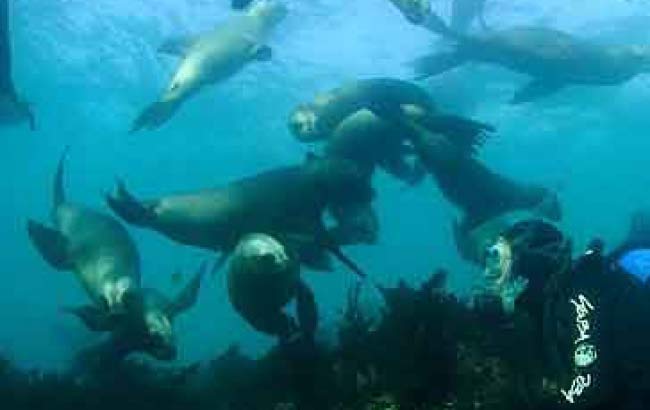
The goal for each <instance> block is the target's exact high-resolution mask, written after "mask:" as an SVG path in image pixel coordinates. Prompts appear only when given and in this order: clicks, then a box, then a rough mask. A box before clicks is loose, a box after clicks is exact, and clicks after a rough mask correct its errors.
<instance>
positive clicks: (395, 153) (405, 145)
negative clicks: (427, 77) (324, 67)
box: [290, 78, 491, 184]
mask: <svg viewBox="0 0 650 410" xmlns="http://www.w3.org/2000/svg"><path fill="white" fill-rule="evenodd" d="M406 107H411V111H415V110H417V111H418V117H417V118H416V120H417V121H419V122H420V123H421V124H422V125H424V126H425V127H427V128H428V129H429V130H430V131H431V132H436V133H442V134H445V135H450V136H451V137H453V138H471V136H473V135H474V134H478V133H482V132H487V131H490V130H491V127H490V126H488V125H486V124H481V123H477V122H475V121H472V120H469V119H465V118H462V117H458V116H453V115H448V114H443V113H441V112H438V111H437V110H436V108H435V105H434V103H433V101H432V100H431V98H430V97H429V95H428V94H427V93H426V92H425V91H424V90H422V89H421V88H420V87H418V86H416V85H414V84H411V83H409V82H405V81H401V80H395V79H385V78H379V79H367V80H360V81H356V82H352V83H348V84H346V85H343V86H341V87H339V88H336V89H334V90H332V91H331V92H329V93H326V94H322V95H320V96H318V97H317V98H316V99H315V100H314V101H313V102H312V103H309V104H303V105H301V106H299V107H298V108H297V109H296V110H295V111H294V113H293V114H292V115H291V118H290V129H291V130H292V132H293V133H294V135H295V136H296V138H298V139H299V140H300V141H303V142H310V141H319V140H323V141H325V149H324V153H325V155H327V156H329V157H337V158H346V159H350V160H352V161H354V162H355V163H357V164H358V165H359V166H360V167H361V168H362V169H364V170H365V171H366V172H367V173H368V174H369V175H370V174H372V171H373V170H374V168H375V167H376V166H379V167H380V168H382V169H384V170H385V171H386V172H388V173H389V174H392V175H394V176H396V177H397V178H398V179H400V180H402V181H404V182H407V183H411V184H413V183H416V182H418V181H419V180H420V179H421V177H422V176H423V172H422V170H421V168H420V167H418V166H417V164H415V163H413V162H411V163H409V161H408V157H409V156H411V157H412V156H413V155H412V154H413V150H412V148H411V147H410V145H409V142H408V141H409V138H408V136H407V135H406V134H408V133H409V132H412V131H411V130H410V129H409V128H407V127H403V126H401V124H400V122H399V121H392V120H391V118H390V116H391V115H392V114H394V113H397V112H400V113H401V112H402V110H403V109H404V108H406ZM407 111H409V110H407ZM387 114H388V115H387Z"/></svg>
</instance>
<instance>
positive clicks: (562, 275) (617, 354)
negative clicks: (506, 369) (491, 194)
mask: <svg viewBox="0 0 650 410" xmlns="http://www.w3.org/2000/svg"><path fill="white" fill-rule="evenodd" d="M571 249H572V246H571V242H570V240H569V239H567V238H566V237H565V236H564V235H563V234H562V233H561V232H560V231H559V230H558V229H557V228H556V227H555V226H553V225H552V224H550V223H547V222H544V221H542V220H536V219H530V220H526V221H521V222H518V223H515V224H514V225H511V226H510V227H508V228H507V229H505V230H504V231H503V232H502V233H501V235H499V237H498V238H497V239H496V240H495V241H494V243H493V244H491V245H490V246H489V247H488V248H487V249H486V251H485V255H484V265H485V271H484V272H485V273H484V278H483V279H484V281H485V282H484V286H483V288H482V290H481V292H480V293H479V294H478V295H477V301H478V302H480V303H479V304H477V307H478V309H479V310H480V311H490V312H491V313H492V314H494V313H496V312H498V313H499V315H498V317H500V318H501V319H506V321H507V322H509V323H512V324H514V325H513V327H516V326H518V325H517V323H519V324H521V323H527V324H528V326H523V325H522V326H520V329H519V330H524V329H525V330H524V331H525V332H527V333H528V336H529V337H528V339H529V340H530V341H532V344H531V346H532V347H531V348H532V349H533V352H534V354H535V357H537V358H538V360H539V362H538V363H540V368H541V373H542V375H543V377H544V381H545V383H544V385H545V386H547V388H548V393H549V395H550V396H551V397H552V398H553V399H552V401H553V402H555V403H556V404H559V405H560V406H559V408H578V409H625V410H632V409H644V408H647V406H646V405H645V403H648V400H650V350H649V349H648V347H650V292H649V287H648V277H649V276H650V264H649V263H647V261H648V260H650V214H649V213H639V214H637V215H635V216H634V218H633V219H632V226H631V229H630V232H629V234H628V237H627V239H626V240H625V241H624V242H623V243H622V244H621V245H620V246H618V247H617V248H616V249H615V250H614V251H612V252H610V253H609V254H605V253H604V243H603V242H602V241H601V240H598V239H597V240H593V241H592V242H591V243H590V245H589V246H588V247H587V250H586V252H584V253H583V254H582V255H580V256H579V257H578V258H577V259H575V260H573V259H572V254H571ZM493 317H494V316H493ZM517 317H519V318H521V317H526V319H527V320H526V321H521V320H519V321H518V320H517ZM524 371H530V369H524ZM553 407H556V406H555V405H554V406H553Z"/></svg>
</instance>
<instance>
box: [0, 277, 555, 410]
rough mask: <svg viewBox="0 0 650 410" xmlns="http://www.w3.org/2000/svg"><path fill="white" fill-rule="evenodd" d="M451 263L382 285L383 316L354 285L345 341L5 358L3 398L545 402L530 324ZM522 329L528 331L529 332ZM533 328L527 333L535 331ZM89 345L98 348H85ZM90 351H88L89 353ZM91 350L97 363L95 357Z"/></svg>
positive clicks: (45, 405) (488, 409)
mask: <svg viewBox="0 0 650 410" xmlns="http://www.w3.org/2000/svg"><path fill="white" fill-rule="evenodd" d="M445 278H446V273H445V272H443V271H439V272H436V273H435V274H433V275H432V276H431V277H430V278H429V280H427V281H425V282H424V283H422V284H421V285H419V286H417V287H412V286H409V285H407V284H406V283H405V282H399V283H398V285H397V286H395V287H380V288H378V289H379V293H380V294H381V296H382V297H383V299H384V302H385V303H384V307H383V312H382V316H381V319H380V320H379V321H378V322H376V323H374V322H373V321H371V320H370V318H368V317H366V316H365V315H364V314H363V306H362V303H361V301H360V297H359V295H360V292H361V286H362V285H361V284H357V285H355V286H354V287H353V288H352V289H350V292H349V297H348V302H347V306H346V309H345V311H344V314H343V316H342V319H341V321H340V323H338V324H337V329H336V331H337V332H336V333H337V335H338V341H337V343H335V344H330V345H326V344H321V343H314V342H313V341H310V340H303V339H300V338H297V339H295V340H291V341H287V342H283V343H280V344H278V345H277V346H275V347H274V348H273V349H271V350H270V351H269V352H268V353H266V354H265V355H264V356H262V357H259V358H251V357H247V356H245V355H244V354H242V353H241V351H240V350H239V348H238V347H237V346H232V347H230V348H229V349H228V350H227V351H225V352H224V353H223V354H221V355H220V356H218V357H216V358H214V359H213V360H210V361H205V362H202V363H194V364H191V365H185V366H180V365H177V366H160V365H157V364H156V363H155V362H151V361H148V360H144V359H142V358H137V357H135V358H130V359H127V360H125V361H123V362H120V363H110V365H109V364H108V363H106V362H100V363H101V364H100V365H98V364H97V363H93V365H92V366H91V365H88V366H85V367H84V366H83V363H82V364H81V365H80V364H79V363H77V365H76V366H74V368H71V369H70V370H69V371H67V372H65V373H61V374H56V373H51V374H45V373H42V372H37V371H22V370H18V369H17V368H16V367H14V366H13V365H12V364H11V363H10V362H9V361H8V360H2V359H0V407H1V408H2V409H5V410H14V409H30V410H37V409H49V410H51V409H70V408H92V409H95V410H102V409H111V410H114V409H116V408H119V409H120V410H128V409H131V408H133V409H138V410H143V409H149V408H150V409H156V410H165V409H183V410H190V409H211V410H221V409H223V410H249V409H250V410H256V409H260V410H262V409H263V410H269V409H272V410H290V409H305V410H319V409H323V410H329V409H332V410H379V409H381V410H388V409H409V410H416V409H430V410H434V409H435V410H438V409H440V410H442V409H459V410H461V409H462V410H465V409H468V410H469V409H477V408H480V409H484V410H492V409H494V410H496V409H499V410H507V409H542V408H546V407H544V406H546V405H547V398H546V397H545V391H544V386H543V384H542V377H541V372H540V371H539V369H541V364H540V363H538V361H537V360H538V358H537V356H536V355H535V352H534V351H529V350H530V348H531V346H533V345H534V344H533V343H529V342H527V341H526V337H527V335H530V334H533V333H529V332H528V330H529V329H527V328H526V326H525V324H517V325H516V326H513V325H512V323H510V324H506V323H501V322H499V321H494V320H491V318H489V317H485V316H484V315H481V314H479V313H476V312H475V311H474V310H473V309H472V308H471V307H469V306H468V305H467V303H465V302H464V301H462V300H460V299H459V298H458V297H456V296H455V295H453V294H451V293H449V292H447V291H446V290H445ZM522 332H523V333H522ZM527 332H528V333H527ZM84 354H85V355H87V354H88V352H84ZM85 357H87V356H85ZM91 362H92V361H89V362H88V363H91Z"/></svg>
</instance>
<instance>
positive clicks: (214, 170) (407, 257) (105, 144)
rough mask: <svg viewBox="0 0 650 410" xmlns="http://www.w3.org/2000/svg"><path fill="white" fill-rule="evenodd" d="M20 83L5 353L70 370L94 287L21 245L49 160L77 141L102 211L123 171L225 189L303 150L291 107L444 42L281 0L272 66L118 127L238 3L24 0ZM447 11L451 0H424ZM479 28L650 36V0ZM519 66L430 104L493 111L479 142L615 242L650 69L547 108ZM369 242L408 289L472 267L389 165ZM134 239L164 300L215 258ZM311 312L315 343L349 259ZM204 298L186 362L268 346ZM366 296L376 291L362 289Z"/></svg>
mask: <svg viewBox="0 0 650 410" xmlns="http://www.w3.org/2000/svg"><path fill="white" fill-rule="evenodd" d="M13 3H14V4H13V13H12V20H13V22H12V34H13V39H12V41H13V49H14V79H15V83H16V84H17V86H18V88H19V90H20V92H21V94H23V95H25V96H28V97H29V100H30V102H31V103H32V104H33V107H34V110H35V113H36V117H37V127H38V129H37V131H36V132H30V131H29V130H28V129H27V127H24V128H22V127H16V128H5V129H3V130H2V134H3V137H2V138H1V139H0V144H2V152H3V154H4V155H3V161H2V162H1V163H0V170H1V171H2V175H3V177H2V178H0V192H2V193H3V195H2V198H3V200H2V201H0V215H1V217H2V219H3V220H2V223H0V244H2V253H1V255H2V256H1V258H2V260H1V262H2V263H1V264H0V266H1V270H2V281H1V282H0V283H1V286H0V355H2V356H3V357H6V358H9V359H10V360H11V361H12V362H14V363H16V364H18V365H20V366H24V367H26V368H30V367H38V368H44V369H47V368H61V367H63V366H65V364H66V363H67V361H68V360H69V359H70V358H71V357H72V356H73V355H74V354H75V352H77V351H78V349H79V347H80V346H85V345H88V344H91V343H92V342H93V341H95V340H97V336H96V335H94V334H92V333H90V332H89V331H87V330H85V329H84V328H83V326H82V325H81V324H80V323H79V322H78V321H77V320H75V319H74V318H73V317H71V316H69V315H65V314H63V313H61V308H62V307H63V306H69V305H76V304H80V303H82V302H83V301H84V300H85V296H84V294H83V293H82V291H81V289H80V287H79V286H78V284H77V282H76V281H75V279H74V277H73V276H72V274H70V273H60V272H56V271H54V270H52V269H51V268H49V267H48V266H47V265H46V264H45V262H43V260H42V259H41V258H40V257H39V255H38V254H37V253H36V251H35V250H34V248H33V247H32V246H31V244H30V243H29V240H28V237H27V234H26V230H25V223H26V220H27V218H30V217H31V218H36V219H40V220H45V219H46V218H47V216H48V213H49V209H50V201H51V194H50V187H51V180H52V177H53V174H54V170H55V167H56V162H57V161H58V158H59V156H60V154H61V152H62V150H63V149H64V147H65V146H70V147H71V151H70V160H69V165H68V170H67V176H66V185H67V191H68V196H69V197H70V198H71V199H73V200H74V201H75V202H79V203H83V204H87V205H91V206H93V207H98V208H101V209H105V205H104V203H103V195H104V193H105V192H107V191H108V190H110V189H111V188H112V186H113V184H114V180H115V177H122V178H125V179H126V180H127V181H128V183H129V186H131V187H132V188H133V189H134V190H135V191H136V192H138V193H139V194H140V195H141V196H143V197H146V196H149V195H150V196H156V195H157V194H162V193H168V192H174V191H187V190H192V189H195V188H204V187H211V186H219V185H222V184H224V183H226V182H228V181H231V180H233V179H237V178H241V177H243V176H247V175H251V174H254V173H257V172H259V171H261V170H264V169H269V168H272V167H275V166H278V165H285V164H294V163H299V162H301V161H303V160H304V156H305V154H306V153H307V151H308V149H309V147H308V146H306V145H303V144H300V143H299V142H297V141H295V139H294V138H293V137H292V136H291V135H290V134H289V132H288V130H287V127H286V121H287V116H288V114H289V112H290V111H291V110H292V109H293V108H294V107H295V105H296V104H298V103H300V102H303V101H308V100H310V99H311V98H312V97H313V95H314V94H315V93H316V92H318V91H323V90H328V89H330V88H332V87H335V86H337V85H339V84H340V83H341V82H342V81H346V80H353V79H356V78H359V77H373V76H382V77H397V78H409V75H410V72H409V69H408V66H407V64H406V63H407V62H408V61H409V60H411V59H413V58H414V57H417V56H418V55H420V54H422V53H424V52H426V51H428V50H430V49H431V47H432V45H433V46H435V45H436V44H437V43H440V42H441V40H439V39H437V38H436V37H434V36H432V35H431V34H430V33H428V32H426V31H425V30H423V29H421V28H418V27H415V26H412V25H409V24H408V23H407V22H406V21H405V20H404V19H403V18H402V17H401V16H400V15H399V13H398V11H397V10H396V9H395V8H394V7H393V6H392V5H391V4H389V2H388V1H387V0H286V1H285V3H286V4H287V6H288V7H289V8H290V14H289V16H288V18H287V19H286V20H285V21H284V22H283V23H282V24H281V25H280V26H279V28H278V30H277V31H276V33H275V34H274V35H273V38H272V42H271V43H272V45H273V49H274V56H273V60H272V61H271V62H268V63H263V64H251V65H250V66H248V67H246V69H245V70H243V72H241V73H239V74H238V75H236V76H235V77H234V78H232V79H230V80H228V81H226V82H224V83H222V84H219V85H217V86H213V87H210V88H209V89H208V90H206V91H205V92H202V93H200V94H198V95H197V96H195V97H194V98H192V99H191V100H190V101H188V102H187V103H186V104H184V106H183V107H182V109H181V110H180V111H179V112H178V113H177V115H175V117H174V119H173V120H172V121H170V122H169V123H168V124H166V125H165V126H164V127H162V128H161V129H160V130H157V131H155V132H143V133H138V134H133V135H130V134H128V127H129V124H130V123H131V121H132V119H133V118H134V116H135V115H136V114H137V112H138V110H139V109H141V107H142V106H144V105H145V104H146V103H148V102H149V101H151V100H152V99H154V98H155V97H156V96H157V95H158V93H159V92H160V89H161V88H162V87H163V86H164V84H165V83H166V82H167V79H168V78H169V76H170V75H171V74H172V72H173V70H174V67H175V66H176V64H177V60H176V59H175V58H173V57H167V56H161V55H159V54H158V53H157V52H156V49H157V47H158V45H159V44H160V43H161V42H162V41H163V40H164V39H166V38H168V37H170V36H177V35H179V34H188V33H193V32H199V31H202V30H204V29H207V28H209V27H211V26H212V25H214V24H215V23H216V22H218V21H220V20H223V19H226V18H227V17H229V16H230V15H232V13H233V12H232V11H231V10H230V8H229V2H227V1H225V0H223V1H220V0H191V1H190V0H185V1H183V0H156V1H153V0H95V1H86V0H15V1H14V2H13ZM434 8H437V9H438V10H441V11H442V12H443V14H444V11H445V10H444V4H442V5H441V4H438V2H434ZM486 20H487V23H488V25H489V26H491V27H494V28H503V27H508V26H512V25H515V24H517V23H538V24H541V25H545V26H550V27H554V28H558V29H562V30H565V31H568V32H570V33H573V34H575V35H578V36H580V37H584V38H591V39H597V40H599V41H602V42H607V43H623V44H632V43H638V44H647V43H650V2H646V1H642V0H637V1H624V0H589V1H587V0H574V1H569V2H567V1H560V0H544V1H532V0H526V1H523V0H518V1H514V2H512V1H505V0H493V1H489V2H488V4H487V9H486ZM524 78H525V77H524V76H520V75H517V74H514V73H512V72H510V71H506V70H504V69H500V68H496V67H494V66H480V67H464V68H460V69H457V70H454V71H453V72H450V73H447V74H444V75H442V76H440V77H437V78H436V79H434V80H431V81H427V82H426V88H427V89H428V90H430V91H431V92H432V96H433V98H434V100H435V101H436V102H438V103H439V104H440V106H441V107H443V108H447V109H449V110H450V111H453V112H455V113H458V114H464V115H467V116H471V117H473V118H476V119H478V120H481V121H485V122H488V123H491V124H494V125H495V126H496V127H497V129H498V132H497V136H496V137H494V138H492V139H491V140H490V141H488V143H487V144H486V145H485V147H484V149H483V150H482V151H481V154H480V155H481V158H482V159H483V160H485V162H486V163H487V165H488V166H489V167H491V168H492V169H494V170H497V171H498V172H501V173H503V174H505V175H508V176H512V177H515V178H516V179H519V180H522V181H529V182H538V183H541V184H542V185H546V186H548V187H550V188H554V189H557V190H558V191H559V193H560V197H561V201H562V204H563V207H564V219H563V222H562V227H563V228H564V229H565V230H566V231H567V232H570V233H571V235H572V236H573V238H574V240H575V243H576V245H577V246H576V249H578V250H579V249H581V247H582V246H584V244H585V243H586V242H587V241H588V240H589V239H591V238H592V237H594V236H600V237H602V238H604V239H605V240H606V241H607V243H609V244H611V245H614V244H616V242H617V241H618V240H619V239H620V238H621V237H622V235H623V233H624V231H625V230H626V229H627V222H628V218H629V216H630V213H631V212H633V211H634V210H636V209H639V208H643V207H648V206H650V198H649V197H648V195H649V194H648V187H649V186H650V175H649V173H648V171H649V170H648V161H647V158H648V153H650V138H649V135H648V130H649V129H650V115H648V114H649V113H648V107H649V105H648V101H649V100H650V88H649V85H650V76H647V75H646V76H643V75H642V76H639V77H637V78H635V79H634V80H632V81H629V82H628V83H626V84H624V85H621V86H616V87H601V88H599V87H589V88H587V87H585V88H582V87H570V88H568V89H565V90H563V91H562V92H560V93H558V94H556V95H553V96H551V97H549V98H546V99H544V100H543V101H540V102H536V103H533V104H526V105H522V106H509V105H508V104H506V102H507V100H508V96H509V95H510V94H511V93H512V91H513V90H514V89H515V88H516V87H518V86H519V85H520V84H521V83H522V82H523V81H524ZM375 186H376V189H377V192H378V199H377V202H376V207H377V209H378V212H379V217H380V220H381V225H382V231H381V238H380V242H379V243H378V244H377V245H376V246H359V247H353V248H351V249H349V250H348V251H347V252H348V253H349V254H350V255H351V256H352V257H353V258H354V259H355V260H357V261H358V263H359V264H361V265H362V266H363V267H364V269H365V270H366V271H368V272H369V274H370V275H372V276H373V278H374V279H375V280H376V281H377V282H379V283H382V284H394V283H396V282H397V281H398V279H405V280H407V281H408V282H410V283H419V282H420V281H422V280H424V279H425V278H426V277H428V276H429V275H430V274H431V272H433V271H434V270H435V269H436V268H438V267H445V268H447V269H448V270H449V271H450V272H451V276H450V278H449V279H450V282H451V283H450V284H451V286H452V288H453V289H455V290H457V291H458V292H460V293H461V294H462V293H463V292H464V291H467V290H468V289H470V288H471V286H472V281H473V280H474V276H475V275H476V273H477V272H476V270H475V268H472V267H471V266H470V265H468V264H466V263H464V262H462V261H461V260H460V258H459V257H458V256H457V253H456V250H455V248H454V246H453V243H452V235H451V221H452V218H454V217H455V216H456V211H455V210H454V208H453V207H452V206H451V205H449V204H448V203H447V202H446V201H445V200H444V199H443V198H442V196H441V195H440V193H439V192H438V190H437V188H436V186H435V184H434V183H433V182H432V181H431V180H427V182H426V183H424V184H422V185H420V186H418V187H415V188H407V187H405V186H404V185H403V184H400V183H399V182H396V181H395V180H392V179H389V178H388V177H386V176H384V175H381V176H379V177H378V179H377V180H376V183H375ZM129 229H130V232H131V233H132V234H133V235H134V237H135V239H136V241H137V244H138V246H139V248H140V251H141V255H142V262H143V274H144V283H145V285H146V286H151V287H156V288H159V289H161V290H162V291H164V292H166V293H170V294H171V293H173V292H176V291H177V290H178V287H179V286H180V285H178V284H175V283H174V282H173V281H172V279H171V277H172V274H173V273H174V272H176V271H177V270H179V269H180V270H181V271H182V272H185V273H186V274H187V275H186V276H185V277H184V279H187V278H189V273H191V272H192V271H193V270H194V269H196V267H197V266H198V265H199V264H200V262H201V261H203V260H206V259H214V258H215V256H214V255H210V254H208V253H206V252H202V251H200V250H197V249H193V248H190V247H182V246H180V245H177V244H175V243H173V242H172V241H170V240H167V239H165V238H163V237H162V236H160V235H157V234H154V233H152V232H146V231H144V230H137V229H132V228H129ZM305 278H306V280H307V281H308V282H309V283H310V284H311V285H312V288H313V289H314V291H315V293H316V298H317V300H318V302H319V306H320V314H321V317H322V318H321V328H322V329H323V334H322V335H321V336H320V337H322V338H328V337H329V335H328V334H327V329H328V323H332V322H335V321H337V320H338V319H339V318H340V316H341V314H342V308H343V305H344V300H345V296H346V292H347V288H348V287H349V285H350V283H351V282H352V281H353V278H352V277H351V276H350V274H349V273H348V272H347V271H346V270H345V269H344V268H342V267H338V268H337V270H336V271H335V272H333V273H310V274H307V275H305ZM199 297H200V299H199V303H198V304H197V306H196V307H195V308H194V309H192V310H191V311H190V313H189V314H187V315H185V316H183V317H181V318H179V320H178V321H177V324H176V326H177V331H178V335H179V347H180V358H179V360H180V361H181V362H191V361H196V360H200V359H207V358H211V357H214V356H215V355H217V354H218V353H220V352H222V351H224V350H225V349H226V348H227V347H228V346H229V345H231V344H233V343H239V344H240V345H241V346H242V349H243V350H244V351H245V352H247V353H250V354H259V353H261V352H264V351H265V350H266V349H267V348H268V347H269V346H271V344H272V340H271V338H267V337H266V336H263V335H260V334H259V333H257V332H255V331H253V330H252V329H251V328H250V327H249V326H248V325H247V324H246V323H245V322H244V321H243V320H241V319H240V318H239V317H238V316H237V315H236V314H235V313H234V311H233V310H232V308H231V307H230V304H229V303H228V302H227V299H226V290H225V285H224V278H223V275H217V276H215V277H212V278H209V279H208V280H206V281H205V283H204V286H203V288H202V291H201V294H200V296H199ZM367 297H368V298H370V299H372V298H373V297H374V296H373V295H372V292H369V294H368V295H367Z"/></svg>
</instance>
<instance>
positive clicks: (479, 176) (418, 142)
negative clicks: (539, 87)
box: [403, 115, 562, 261]
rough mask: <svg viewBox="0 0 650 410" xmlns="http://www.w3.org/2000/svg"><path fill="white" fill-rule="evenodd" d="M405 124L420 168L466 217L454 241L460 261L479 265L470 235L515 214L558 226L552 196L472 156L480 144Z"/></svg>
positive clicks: (557, 209)
mask: <svg viewBox="0 0 650 410" xmlns="http://www.w3.org/2000/svg"><path fill="white" fill-rule="evenodd" d="M403 124H404V126H408V127H411V128H412V129H413V132H412V133H410V134H408V135H409V136H410V138H411V143H412V145H413V148H414V149H415V151H416V152H417V154H418V156H419V158H420V161H421V163H422V164H423V165H424V167H425V168H426V169H427V171H428V172H429V174H430V175H431V176H432V177H433V178H434V180H435V181H436V183H437V185H438V187H439V188H440V190H441V191H442V194H443V195H444V197H445V198H446V199H447V200H448V201H449V202H451V203H452V204H453V205H454V206H455V207H456V208H458V209H459V210H461V211H462V213H463V216H462V219H461V221H460V222H458V221H455V223H454V236H455V240H456V244H457V247H458V249H459V251H460V253H461V256H463V257H465V258H466V259H468V260H470V261H473V260H475V257H476V256H475V255H476V253H475V252H473V251H472V250H471V249H470V248H471V247H472V245H471V240H470V239H468V235H476V232H474V233H472V231H474V230H475V229H477V228H480V227H481V225H484V224H486V223H490V222H494V220H498V218H505V215H507V214H509V213H512V212H515V211H528V212H536V213H538V214H539V215H541V216H544V217H546V218H548V219H551V220H554V221H557V220H559V219H560V218H561V213H562V212H561V207H560V204H559V200H558V198H557V195H556V194H555V193H554V192H553V191H551V190H549V189H547V188H545V187H543V186H540V185H535V184H524V183H521V182H518V181H514V180H511V179H510V178H507V177H505V176H503V175H500V174H497V173H495V172H494V171H492V170H490V169H489V168H487V167H486V166H485V165H484V164H482V163H481V162H480V161H478V160H477V159H476V158H475V157H474V156H473V155H468V152H471V150H473V149H475V148H474V147H475V146H476V143H477V142H476V141H472V140H471V139H468V140H462V139H453V138H448V137H445V136H443V135H440V134H435V133H431V132H430V131H429V130H428V129H426V128H425V127H422V126H421V125H419V124H417V122H415V121H412V120H410V119H409V117H408V116H406V115H405V116H404V120H403ZM468 150H469V151H468ZM506 220H507V218H506ZM497 225H498V224H497ZM482 228H483V229H485V228H486V227H485V226H483V227H482Z"/></svg>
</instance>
